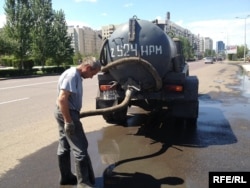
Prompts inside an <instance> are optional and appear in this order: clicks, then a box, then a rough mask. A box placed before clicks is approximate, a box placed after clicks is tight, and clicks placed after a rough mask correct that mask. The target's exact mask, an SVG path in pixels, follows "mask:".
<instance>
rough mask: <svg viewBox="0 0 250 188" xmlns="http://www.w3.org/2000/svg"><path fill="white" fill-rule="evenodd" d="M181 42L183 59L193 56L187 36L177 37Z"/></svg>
mask: <svg viewBox="0 0 250 188" xmlns="http://www.w3.org/2000/svg"><path fill="white" fill-rule="evenodd" d="M179 39H180V41H181V43H182V49H183V55H184V57H185V59H186V60H187V59H191V58H193V57H194V54H193V49H192V46H191V44H190V42H189V40H188V39H187V38H184V37H179Z"/></svg>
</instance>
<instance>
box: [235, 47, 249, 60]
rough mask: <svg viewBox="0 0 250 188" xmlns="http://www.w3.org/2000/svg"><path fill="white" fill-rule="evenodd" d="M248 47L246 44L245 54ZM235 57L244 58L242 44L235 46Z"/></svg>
mask: <svg viewBox="0 0 250 188" xmlns="http://www.w3.org/2000/svg"><path fill="white" fill-rule="evenodd" d="M247 52H248V48H247V46H246V49H245V53H246V55H247ZM237 58H244V45H241V46H237Z"/></svg>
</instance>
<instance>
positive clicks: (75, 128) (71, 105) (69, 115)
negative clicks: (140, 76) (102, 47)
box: [55, 57, 101, 188]
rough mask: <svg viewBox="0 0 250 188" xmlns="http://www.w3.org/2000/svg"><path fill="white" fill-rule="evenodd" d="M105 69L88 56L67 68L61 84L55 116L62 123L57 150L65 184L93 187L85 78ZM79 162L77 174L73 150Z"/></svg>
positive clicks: (62, 183)
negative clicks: (85, 124)
mask: <svg viewBox="0 0 250 188" xmlns="http://www.w3.org/2000/svg"><path fill="white" fill-rule="evenodd" d="M100 69H101V65H100V62H98V61H95V58H92V57H87V58H86V59H84V60H83V61H82V63H81V64H80V65H78V66H77V67H71V68H69V69H67V70H66V71H64V72H63V73H62V75H61V76H60V78H59V81H58V85H57V92H58V97H57V100H56V110H55V118H56V120H57V122H58V125H59V145H58V150H57V155H58V163H59V169H60V173H61V179H60V184H61V185H76V184H77V185H78V186H77V187H78V188H83V187H84V188H88V187H93V186H94V184H95V177H94V173H93V169H92V164H91V160H90V158H89V155H88V151H87V148H88V141H87V138H86V135H85V133H84V130H83V127H82V123H81V121H80V117H79V115H80V110H81V108H82V96H83V87H82V79H87V78H92V77H93V76H94V75H96V74H97V73H98V72H99V71H100ZM71 150H72V152H73V156H74V158H75V164H76V176H75V175H73V174H72V172H71V163H70V151H71Z"/></svg>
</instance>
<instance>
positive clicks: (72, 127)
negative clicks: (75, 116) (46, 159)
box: [64, 122, 75, 136]
mask: <svg viewBox="0 0 250 188" xmlns="http://www.w3.org/2000/svg"><path fill="white" fill-rule="evenodd" d="M64 126H65V132H66V134H67V135H68V136H72V135H73V134H74V133H75V125H74V123H73V122H71V123H65V125H64Z"/></svg>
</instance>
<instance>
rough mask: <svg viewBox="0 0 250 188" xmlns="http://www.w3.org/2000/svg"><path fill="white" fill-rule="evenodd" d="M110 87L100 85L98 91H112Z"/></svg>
mask: <svg viewBox="0 0 250 188" xmlns="http://www.w3.org/2000/svg"><path fill="white" fill-rule="evenodd" d="M111 86H112V85H100V90H101V91H108V90H110V89H113V88H111Z"/></svg>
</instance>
